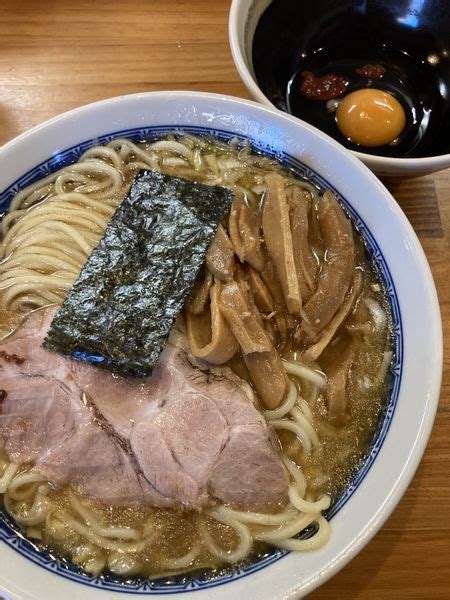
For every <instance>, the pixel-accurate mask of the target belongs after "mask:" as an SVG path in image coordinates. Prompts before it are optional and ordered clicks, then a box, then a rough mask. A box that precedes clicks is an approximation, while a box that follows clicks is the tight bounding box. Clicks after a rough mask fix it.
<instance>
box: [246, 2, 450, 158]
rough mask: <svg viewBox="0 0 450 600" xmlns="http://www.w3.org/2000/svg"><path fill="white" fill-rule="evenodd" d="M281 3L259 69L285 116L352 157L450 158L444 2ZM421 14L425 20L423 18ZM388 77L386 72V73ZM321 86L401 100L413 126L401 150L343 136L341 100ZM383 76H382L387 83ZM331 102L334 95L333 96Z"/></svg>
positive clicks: (449, 29)
mask: <svg viewBox="0 0 450 600" xmlns="http://www.w3.org/2000/svg"><path fill="white" fill-rule="evenodd" d="M410 4H411V3H410V2H407V1H406V0H399V1H398V2H392V0H389V1H388V0H366V1H365V2H357V1H355V0H353V1H349V0H347V1H332V0H316V1H315V2H313V3H309V2H298V0H273V2H272V3H271V4H270V5H269V6H268V8H267V9H266V11H265V12H264V13H263V14H262V16H261V18H260V20H259V22H258V24H257V27H256V31H255V36H254V39H253V49H252V50H253V69H254V73H255V76H256V80H257V82H258V85H259V87H260V88H261V90H262V92H263V93H264V94H265V95H266V96H267V98H268V99H269V100H270V101H271V102H272V103H273V104H274V105H275V106H276V107H277V108H279V109H281V110H283V111H285V112H288V113H291V114H293V115H295V116H297V117H299V118H301V119H303V120H304V121H307V122H308V123H311V124H312V125H314V126H316V127H318V128H319V129H321V130H322V131H324V132H325V133H327V134H328V135H330V136H331V137H333V138H335V139H336V140H337V141H338V142H340V143H341V144H343V145H344V146H346V147H347V148H349V149H350V150H355V151H363V152H365V153H367V154H374V155H382V156H389V157H397V158H402V157H404V158H414V157H425V156H436V155H440V154H445V153H447V152H449V151H450V112H449V106H448V98H449V97H450V91H449V86H450V49H448V46H449V39H450V11H448V8H447V7H448V4H446V3H443V2H436V3H434V2H429V1H425V2H424V3H423V6H421V7H420V8H418V10H417V11H414V15H413V13H412V12H411V10H410ZM416 13H417V14H416ZM382 71H384V72H383V73H382ZM305 72H310V73H312V74H313V75H314V78H315V80H316V81H317V80H323V78H325V81H327V80H328V78H329V77H330V75H332V76H333V78H340V79H341V80H344V81H348V86H347V87H346V89H345V90H344V93H345V94H348V93H351V92H354V91H356V90H359V89H362V88H368V87H374V88H377V89H381V90H383V91H385V92H388V93H390V94H391V95H393V96H394V97H395V98H396V99H397V100H398V101H399V102H400V104H401V105H402V107H403V109H404V111H405V115H406V123H405V128H404V130H403V132H402V134H401V135H400V136H399V138H398V140H396V141H395V144H394V143H391V144H387V145H384V146H378V147H362V146H359V145H357V144H354V143H352V142H350V141H349V140H347V139H346V138H345V136H344V135H343V134H342V133H341V132H340V131H339V129H338V127H337V124H336V120H335V113H334V112H333V111H332V110H329V109H332V108H333V107H330V106H328V107H327V101H328V100H329V99H331V98H333V97H336V96H331V95H329V96H328V95H325V86H324V90H322V89H321V90H320V92H319V93H318V94H314V89H316V90H317V86H315V84H314V87H313V91H312V92H311V91H310V89H309V88H310V83H309V82H308V83H307V84H305V86H304V87H303V90H302V84H303V83H304V81H305V78H304V76H303V74H304V73H305ZM381 75H382V76H381ZM330 94H331V92H330Z"/></svg>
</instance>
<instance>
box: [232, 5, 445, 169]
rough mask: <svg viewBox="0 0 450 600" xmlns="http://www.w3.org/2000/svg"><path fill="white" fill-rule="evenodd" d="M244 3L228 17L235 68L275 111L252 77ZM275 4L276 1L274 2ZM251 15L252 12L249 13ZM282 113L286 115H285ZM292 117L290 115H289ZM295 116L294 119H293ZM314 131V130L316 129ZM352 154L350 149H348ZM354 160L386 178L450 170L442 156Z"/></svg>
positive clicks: (234, 7)
mask: <svg viewBox="0 0 450 600" xmlns="http://www.w3.org/2000/svg"><path fill="white" fill-rule="evenodd" d="M243 1H244V0H232V2H231V7H230V12H229V15H228V40H229V44H230V49H231V56H232V57H233V62H234V64H235V67H236V69H237V71H238V73H239V76H240V77H241V79H242V81H243V83H244V85H245V87H246V88H247V90H248V91H249V92H250V93H251V94H252V96H253V97H254V98H255V99H256V100H257V101H258V102H261V103H262V104H264V105H265V106H270V107H271V108H273V109H275V110H280V109H277V107H276V106H275V105H274V104H272V102H271V101H270V100H269V98H267V96H266V95H265V94H264V93H263V92H262V90H261V88H260V87H259V85H258V83H257V81H256V80H255V78H254V77H253V75H252V72H251V70H250V68H249V65H248V62H247V58H246V55H245V51H244V50H243V48H242V45H241V43H240V40H239V31H240V30H241V29H242V28H244V29H245V25H246V21H247V18H245V21H244V22H242V18H240V14H239V12H240V10H241V6H242V4H243ZM270 2H272V0H270ZM247 15H248V11H247ZM280 112H284V111H281V110H280ZM286 114H290V113H286ZM291 116H294V115H291ZM295 118H296V119H298V120H299V121H302V122H304V123H306V122H307V121H303V119H300V117H295ZM308 124H309V123H308ZM313 127H314V126H313ZM347 150H348V149H347ZM348 151H349V152H351V153H352V154H353V155H354V156H356V157H357V158H359V159H360V160H361V161H362V162H364V163H365V164H367V165H369V166H370V167H371V168H374V169H376V170H378V171H380V172H383V170H385V172H386V175H390V174H392V175H393V174H395V173H396V172H398V173H402V174H403V173H404V174H407V173H408V172H411V173H413V172H414V171H417V172H418V171H421V172H422V171H426V172H429V171H439V170H441V169H445V168H447V167H449V166H450V153H446V154H438V155H436V156H424V157H421V158H396V157H392V158H391V157H388V156H380V155H377V154H367V153H366V152H358V151H357V150H348Z"/></svg>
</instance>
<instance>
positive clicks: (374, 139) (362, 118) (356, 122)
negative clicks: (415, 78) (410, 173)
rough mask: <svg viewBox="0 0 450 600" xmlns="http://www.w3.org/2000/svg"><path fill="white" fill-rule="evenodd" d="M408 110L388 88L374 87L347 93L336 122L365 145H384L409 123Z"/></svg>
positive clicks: (355, 141)
mask: <svg viewBox="0 0 450 600" xmlns="http://www.w3.org/2000/svg"><path fill="white" fill-rule="evenodd" d="M405 121H406V117H405V111H404V110H403V107H402V105H401V104H400V102H399V101H398V100H397V99H396V98H394V96H392V95H391V94H389V93H388V92H384V91H383V90H377V89H374V88H366V89H363V90H357V91H356V92H352V93H351V94H348V96H345V97H344V98H343V99H342V101H341V102H340V103H339V106H338V108H337V111H336V123H337V126H338V127H339V129H340V130H341V132H342V133H343V134H344V135H345V137H346V138H347V139H349V140H350V141H351V142H353V143H355V144H359V145H361V146H384V145H385V144H389V143H390V142H392V141H393V140H395V138H397V137H398V136H399V135H400V133H401V132H402V131H403V128H404V127H405Z"/></svg>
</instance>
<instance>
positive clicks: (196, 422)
mask: <svg viewBox="0 0 450 600" xmlns="http://www.w3.org/2000/svg"><path fill="white" fill-rule="evenodd" d="M52 316H53V313H52V312H51V311H37V312H36V313H34V314H33V315H32V316H31V317H30V318H29V319H27V321H26V322H25V323H24V325H23V326H22V327H21V328H19V329H18V330H17V331H16V333H15V334H13V335H12V336H10V337H9V338H8V339H7V340H6V342H4V343H3V344H2V345H1V346H0V381H1V384H0V387H1V388H2V389H3V390H4V393H2V394H0V397H2V398H3V400H2V401H1V404H0V446H3V447H4V449H5V451H6V452H7V454H8V455H9V457H10V458H11V459H12V460H14V461H16V462H22V463H23V462H29V463H32V464H33V469H35V470H36V471H38V472H40V473H42V474H44V475H45V476H46V477H47V478H48V479H49V480H50V481H53V482H54V483H55V484H57V485H65V484H71V485H73V486H74V487H76V488H77V489H78V490H79V491H80V492H82V493H84V494H86V495H88V496H90V497H92V498H95V499H97V500H101V501H104V502H106V503H109V504H116V505H124V504H148V505H153V506H168V507H176V506H180V505H181V506H184V507H187V508H195V509H198V508H201V507H202V506H205V505H207V504H210V503H212V502H214V501H216V500H219V501H221V502H226V503H232V504H235V505H239V506H241V507H245V508H257V509H258V510H261V509H264V507H270V506H272V505H274V504H276V503H279V502H281V501H284V500H285V499H286V496H287V488H288V476H287V473H286V469H285V467H284V465H283V462H282V460H281V457H280V454H279V450H278V448H277V446H276V443H275V441H274V436H273V432H272V431H271V430H270V428H269V427H268V426H267V424H266V422H265V420H264V418H263V417H262V415H261V414H260V413H259V412H258V410H257V409H256V408H255V406H254V400H253V394H252V391H251V389H250V388H249V386H248V385H247V384H246V383H245V382H244V381H242V380H241V379H239V378H238V377H236V376H235V375H234V374H233V373H232V371H231V370H229V369H228V368H220V369H213V370H208V371H204V370H201V369H200V368H197V367H195V366H193V364H192V363H191V362H190V360H189V356H188V352H187V349H186V347H187V344H186V339H185V336H184V334H183V333H181V332H175V333H174V334H173V335H172V336H171V338H170V340H169V343H168V344H167V346H166V348H165V350H164V351H163V353H162V354H161V357H160V359H159V361H158V363H157V366H156V367H155V369H154V371H153V374H152V376H151V377H149V378H146V379H143V380H139V379H130V378H123V377H119V376H114V375H112V374H111V373H109V372H106V371H103V370H100V369H96V368H95V367H92V366H89V365H86V364H82V363H77V362H75V361H72V360H66V359H64V358H63V357H60V356H58V355H57V354H54V353H51V352H47V351H46V350H44V349H43V348H42V347H41V343H42V340H43V338H44V337H45V334H46V331H47V329H48V327H49V325H50V322H51V319H52Z"/></svg>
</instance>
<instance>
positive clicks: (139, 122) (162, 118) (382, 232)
mask: <svg viewBox="0 0 450 600" xmlns="http://www.w3.org/2000/svg"><path fill="white" fill-rule="evenodd" d="M155 126H161V127H171V128H180V129H183V127H186V126H189V127H194V126H195V127H202V128H204V129H205V130H208V131H209V132H210V133H211V134H214V132H217V131H223V132H232V133H233V134H237V135H238V136H244V137H247V138H250V139H251V140H254V141H255V142H256V143H257V144H258V145H259V146H260V147H261V148H263V149H265V150H266V151H267V152H270V153H271V154H274V155H278V156H280V157H282V156H285V155H289V156H291V157H294V158H295V159H297V160H299V161H301V162H302V163H304V164H305V165H307V167H308V168H309V169H311V175H312V174H313V172H315V173H318V174H320V176H321V177H323V178H324V179H325V180H326V181H327V182H328V183H329V184H330V185H331V186H332V187H333V188H335V189H336V190H337V192H338V193H339V194H340V196H341V197H342V198H343V199H344V200H345V201H346V202H347V203H348V206H349V207H350V210H354V211H356V213H357V214H358V216H359V219H360V221H359V224H360V226H361V227H362V228H363V230H364V231H365V232H366V233H367V235H372V236H373V238H374V240H375V241H376V245H377V246H378V248H379V253H380V254H379V258H380V260H381V259H382V260H383V261H384V263H385V265H386V267H387V269H388V271H389V272H390V275H391V278H392V282H393V283H392V289H391V290H389V292H390V293H391V294H392V295H395V296H396V299H397V300H398V306H399V311H400V319H401V320H400V321H399V331H398V332H396V333H398V335H399V336H400V337H401V339H402V347H401V354H402V360H401V363H399V365H398V368H399V369H401V370H402V373H401V378H400V374H399V377H398V380H399V382H400V389H399V395H398V401H397V406H396V407H395V411H394V407H392V411H391V412H392V414H391V415H390V416H391V417H392V420H391V424H390V428H389V430H388V431H386V432H385V433H386V437H385V439H384V442H382V440H381V442H382V445H381V443H380V444H378V446H375V447H374V449H373V450H372V452H374V456H375V454H377V456H376V459H375V460H374V462H373V464H372V466H371V468H370V470H369V471H368V473H367V474H366V476H365V477H364V479H363V480H362V482H361V483H360V485H359V486H358V487H356V486H355V489H354V490H351V492H352V494H351V496H350V495H349V499H348V501H347V502H346V504H345V505H344V506H343V508H342V509H341V510H340V511H339V512H338V513H337V514H336V516H335V517H333V519H332V537H331V540H330V542H329V543H328V544H327V545H326V546H325V547H323V548H322V549H320V550H318V551H315V552H313V553H310V554H308V553H306V554H302V555H296V554H289V555H287V556H285V557H283V558H281V559H280V560H278V561H277V562H274V563H273V564H271V565H270V566H266V567H265V568H262V569H261V570H259V571H258V574H257V575H255V574H251V575H248V576H246V577H241V576H239V574H238V576H236V577H235V578H233V580H232V581H230V582H229V583H226V584H224V585H219V586H217V587H211V588H208V589H203V590H201V589H200V586H195V585H193V586H191V588H189V589H191V591H189V592H188V591H186V595H187V596H188V595H189V596H194V597H196V596H197V594H198V595H199V596H200V595H201V596H202V597H203V598H212V597H214V598H215V599H216V600H220V599H222V598H237V597H241V596H243V595H244V594H245V593H248V590H249V589H250V587H251V590H252V592H251V594H252V597H255V598H259V599H261V600H265V599H267V600H269V599H270V600H273V599H274V598H290V597H294V596H295V597H298V596H299V595H303V594H306V593H308V592H310V591H311V590H312V589H314V588H315V587H316V586H317V585H319V584H320V583H323V582H324V581H325V580H326V579H327V578H329V577H330V576H331V575H333V574H334V573H335V572H336V571H337V570H339V569H340V568H342V566H344V565H345V564H346V563H347V562H348V561H349V560H350V559H351V558H352V557H353V556H354V555H355V553H356V552H357V551H358V550H360V549H361V548H362V546H363V545H364V544H365V543H366V542H367V541H368V540H369V539H370V538H371V537H372V536H373V535H374V534H375V533H376V531H377V530H378V529H379V527H380V526H381V525H382V523H383V522H384V521H385V519H386V518H387V517H388V516H389V514H390V513H391V511H392V510H393V508H394V507H395V505H396V504H397V502H398V501H399V500H400V498H401V496H402V494H403V492H404V491H405V489H406V487H407V485H408V483H409V482H410V480H411V478H412V476H413V474H414V472H415V470H416V467H417V465H418V463H419V461H420V458H421V456H422V453H423V451H424V449H425V446H426V442H427V440H428V436H429V433H430V430H431V427H432V423H433V420H434V415H435V411H436V407H437V402H438V396H439V389H440V378H441V372H442V332H441V323H440V314H439V306H438V302H437V297H436V291H435V287H434V283H433V280H432V277H431V273H430V270H429V267H428V264H427V262H426V259H425V256H424V253H423V251H422V248H421V246H420V244H419V242H418V240H417V237H416V235H415V234H414V232H413V230H412V228H411V226H410V224H409V222H408V221H407V219H406V217H405V216H404V215H403V213H402V212H401V210H400V209H399V208H398V206H397V204H396V203H395V201H394V200H393V198H392V197H391V196H390V195H389V193H388V192H387V190H386V189H385V188H384V187H383V186H382V185H381V183H380V182H379V181H378V180H377V179H376V177H375V176H374V175H373V174H372V173H371V172H370V171H369V170H368V169H367V168H366V167H364V165H363V164H362V163H361V162H360V161H358V160H356V159H355V158H354V157H353V156H352V155H351V154H350V153H349V152H347V151H346V150H345V149H343V148H342V147H341V146H340V145H339V144H337V143H336V142H334V141H333V140H332V139H330V138H329V137H327V136H326V135H324V134H322V133H321V132H319V131H318V130H316V129H314V128H313V127H310V126H309V125H307V124H304V123H302V122H301V121H299V120H298V119H295V118H294V117H291V116H289V115H285V114H283V113H281V112H278V111H274V110H269V109H267V108H265V107H263V106H261V105H258V104H256V103H254V102H249V101H245V100H240V99H237V98H230V97H224V96H219V95H215V94H202V93H192V92H156V93H148V94H136V95H132V96H123V97H118V98H113V99H110V100H105V101H103V102H98V103H95V104H91V105H88V106H86V107H82V108H80V109H77V110H74V111H71V112H69V113H65V114H63V115H61V116H60V117H57V118H56V119H53V120H51V121H48V122H47V123H44V124H43V125H40V126H39V127H36V128H35V129H33V130H31V131H29V132H28V133H26V134H24V135H22V136H20V137H18V138H16V139H15V140H13V141H12V142H10V143H9V144H7V145H6V146H4V147H3V148H2V149H1V150H0V164H1V169H0V190H6V189H7V188H9V187H10V186H13V188H14V182H15V181H16V180H17V179H18V178H20V177H21V176H22V175H23V174H24V173H26V172H28V171H29V170H30V169H32V168H34V167H36V166H37V165H39V164H40V163H42V162H44V161H46V160H47V159H48V158H49V157H52V156H53V157H56V158H57V157H58V156H59V154H60V153H61V152H62V151H63V150H66V149H68V148H71V147H73V146H77V145H78V144H80V143H81V142H84V141H86V140H95V139H96V138H98V137H101V136H105V135H108V134H112V133H117V132H123V131H125V135H126V130H129V129H137V128H139V129H140V130H141V131H142V136H144V137H145V130H146V127H155ZM45 173H46V169H45V167H43V168H42V176H44V175H45ZM6 196H7V194H6V193H3V194H2V195H1V196H0V200H3V201H4V200H5V198H6ZM377 260H378V259H377ZM400 328H401V330H402V331H400ZM401 334H403V335H401ZM400 337H399V339H400ZM0 538H3V540H4V541H5V540H6V534H5V532H4V531H3V530H2V527H1V524H0ZM14 545H15V547H16V550H14V549H13V547H14ZM17 546H18V543H17V544H15V542H14V543H13V542H11V544H9V545H8V546H7V545H6V544H5V543H3V542H1V544H0V547H1V551H2V561H1V563H0V589H3V590H4V592H5V593H6V594H7V595H8V594H9V595H11V596H12V597H18V598H23V599H25V598H26V599H28V598H30V599H31V598H44V597H45V598H47V599H48V600H53V599H55V600H56V599H58V600H59V599H60V598H61V597H66V598H71V599H73V600H78V599H81V598H87V597H95V598H96V597H99V598H101V597H102V593H103V594H105V592H104V591H101V590H100V588H101V587H102V586H101V585H100V584H97V587H95V585H93V586H92V587H86V586H85V585H80V584H79V583H76V582H75V581H71V580H69V579H66V578H63V577H61V576H57V575H55V574H53V573H52V571H55V569H56V566H52V564H50V566H48V567H47V570H46V569H44V568H43V567H42V566H38V565H37V564H33V563H32V562H31V561H30V560H28V559H27V558H24V557H23V556H22V555H21V554H20V553H18V552H17ZM50 562H51V561H50ZM24 573H26V577H25V576H24ZM241 575H242V573H241ZM145 592H146V590H145V589H143V590H142V593H145ZM147 593H148V590H147ZM107 596H108V598H110V599H113V598H123V597H124V594H123V593H120V592H117V591H113V590H108V592H107ZM175 596H176V597H178V598H179V597H180V594H179V593H177V594H175V593H173V594H168V595H167V597H174V598H175ZM130 597H131V594H130Z"/></svg>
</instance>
